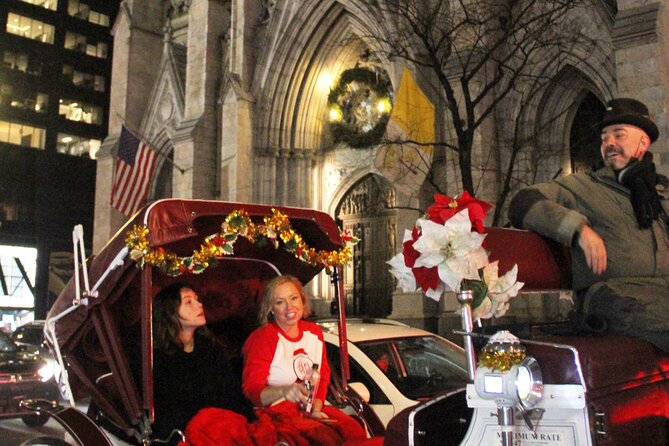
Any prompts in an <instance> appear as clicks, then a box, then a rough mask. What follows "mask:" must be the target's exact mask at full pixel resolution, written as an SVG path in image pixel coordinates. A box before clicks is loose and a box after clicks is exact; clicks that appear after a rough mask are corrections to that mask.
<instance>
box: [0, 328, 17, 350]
mask: <svg viewBox="0 0 669 446" xmlns="http://www.w3.org/2000/svg"><path fill="white" fill-rule="evenodd" d="M15 351H16V344H14V342H12V340H11V339H10V338H9V336H7V335H6V334H5V333H4V332H2V331H0V352H15Z"/></svg>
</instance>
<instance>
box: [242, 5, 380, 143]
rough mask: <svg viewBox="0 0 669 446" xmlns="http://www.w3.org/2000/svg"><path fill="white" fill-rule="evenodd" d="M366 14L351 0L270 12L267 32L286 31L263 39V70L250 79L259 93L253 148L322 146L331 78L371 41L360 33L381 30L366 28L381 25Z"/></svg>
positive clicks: (357, 58)
mask: <svg viewBox="0 0 669 446" xmlns="http://www.w3.org/2000/svg"><path fill="white" fill-rule="evenodd" d="M276 8H278V7H276ZM348 8H351V10H353V9H355V14H352V13H350V12H349V9H348ZM291 14H292V15H291ZM370 14H371V13H370V11H369V10H364V11H363V10H362V9H358V8H357V6H356V3H355V2H339V1H334V0H329V1H325V0H321V1H319V0H306V1H305V2H303V4H302V5H301V6H300V8H299V10H298V11H286V10H276V11H274V12H273V14H272V17H271V19H270V23H269V24H268V27H269V29H268V32H267V35H277V28H279V29H283V30H285V31H284V32H283V33H278V35H280V36H281V37H280V38H278V39H277V41H274V42H267V44H268V45H269V47H266V51H265V52H264V54H263V57H262V58H261V60H260V61H259V64H258V66H261V67H265V69H264V70H259V71H258V72H257V73H256V76H255V79H254V82H253V85H255V86H257V88H258V90H257V91H254V92H253V93H254V96H255V97H256V98H258V100H257V113H258V114H257V116H258V120H257V122H256V126H255V127H256V132H255V137H256V141H255V146H256V147H257V148H259V149H260V150H267V151H269V152H277V151H279V150H293V149H298V150H303V149H304V150H312V151H318V150H319V149H321V148H322V146H323V144H324V143H326V142H325V141H324V139H323V135H324V126H325V119H326V116H327V110H326V106H327V95H328V93H329V89H330V87H331V86H332V82H333V81H334V80H335V79H336V76H337V75H338V74H339V73H340V72H341V71H343V70H344V69H346V68H350V67H352V66H354V65H355V64H356V62H357V61H358V60H359V56H360V54H361V53H362V52H363V50H364V49H366V48H368V47H370V46H371V45H370V44H367V43H365V42H364V41H363V39H362V37H361V36H365V35H372V34H374V33H378V32H382V30H381V29H378V28H377V29H371V28H370V27H371V26H381V24H380V23H379V20H378V17H371V16H370ZM288 16H289V17H288ZM297 49H299V51H296V50H297Z"/></svg>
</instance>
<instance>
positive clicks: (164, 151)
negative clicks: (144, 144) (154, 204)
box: [149, 128, 176, 200]
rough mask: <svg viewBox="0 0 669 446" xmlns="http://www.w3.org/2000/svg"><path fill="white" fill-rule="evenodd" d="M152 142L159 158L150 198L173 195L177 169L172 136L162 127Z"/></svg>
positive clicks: (155, 198)
mask: <svg viewBox="0 0 669 446" xmlns="http://www.w3.org/2000/svg"><path fill="white" fill-rule="evenodd" d="M151 143H152V144H153V145H154V150H156V151H157V152H158V160H157V163H156V170H155V173H154V175H153V180H152V181H151V187H150V189H149V199H150V200H158V199H160V198H170V197H172V178H173V177H174V170H176V167H175V166H174V164H173V163H172V154H173V153H174V145H173V143H172V138H171V137H170V135H169V133H168V131H167V129H165V128H162V129H160V130H159V131H158V133H157V134H156V135H154V136H153V138H152V141H151Z"/></svg>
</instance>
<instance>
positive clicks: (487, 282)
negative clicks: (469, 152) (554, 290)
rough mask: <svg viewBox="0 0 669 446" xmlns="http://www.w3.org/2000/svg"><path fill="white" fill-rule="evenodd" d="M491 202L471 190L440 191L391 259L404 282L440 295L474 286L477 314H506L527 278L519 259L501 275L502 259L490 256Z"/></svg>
mask: <svg viewBox="0 0 669 446" xmlns="http://www.w3.org/2000/svg"><path fill="white" fill-rule="evenodd" d="M491 207H492V206H491V205H490V204H488V203H486V202H484V201H480V200H477V199H475V198H473V197H472V196H471V195H469V193H467V192H466V191H465V192H464V193H463V194H462V195H461V196H460V197H459V198H451V197H449V196H447V195H440V194H435V196H434V204H432V206H430V207H429V208H428V209H427V214H426V215H425V216H424V217H423V218H419V219H418V220H417V221H416V224H415V225H414V227H413V229H412V230H411V231H409V230H406V231H405V232H404V240H403V249H402V252H401V253H399V254H397V255H396V256H395V257H393V258H392V259H390V260H389V261H388V264H389V265H390V267H391V268H390V273H391V274H392V275H393V276H395V277H396V278H397V280H398V282H399V283H398V285H399V287H400V288H402V290H404V291H405V292H409V293H410V292H416V291H418V290H419V289H420V290H422V292H423V293H424V294H425V295H426V296H428V297H430V298H432V299H434V300H437V301H438V300H439V299H441V295H442V294H443V293H444V292H445V291H452V292H455V293H457V292H459V291H461V290H467V289H469V290H472V294H473V295H474V301H473V302H472V309H473V318H474V319H475V320H476V319H489V318H491V317H493V316H494V317H501V316H503V315H504V314H505V313H506V311H507V310H508V308H509V299H511V298H512V297H514V296H516V295H517V294H518V291H519V290H520V289H521V288H522V286H523V283H522V282H518V281H517V280H516V277H517V274H518V267H517V265H514V267H513V268H512V269H510V270H509V271H507V272H506V273H505V274H504V275H503V276H502V277H499V268H498V262H496V261H495V262H492V263H491V262H490V261H489V260H488V253H487V252H486V250H485V234H484V233H483V220H484V219H485V215H486V212H487V211H488V210H489V209H490V208H491Z"/></svg>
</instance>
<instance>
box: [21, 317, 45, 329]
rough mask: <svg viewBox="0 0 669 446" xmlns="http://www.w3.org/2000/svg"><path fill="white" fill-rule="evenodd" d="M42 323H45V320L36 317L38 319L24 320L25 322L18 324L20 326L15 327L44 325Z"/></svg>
mask: <svg viewBox="0 0 669 446" xmlns="http://www.w3.org/2000/svg"><path fill="white" fill-rule="evenodd" d="M44 324H45V321H44V320H43V319H38V320H35V321H30V322H26V323H25V324H23V325H20V326H19V327H17V328H23V327H44Z"/></svg>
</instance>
